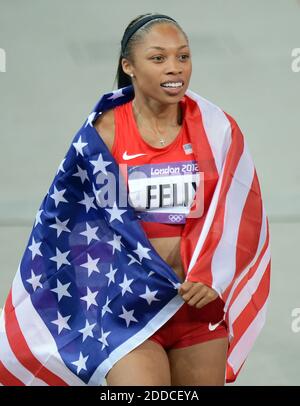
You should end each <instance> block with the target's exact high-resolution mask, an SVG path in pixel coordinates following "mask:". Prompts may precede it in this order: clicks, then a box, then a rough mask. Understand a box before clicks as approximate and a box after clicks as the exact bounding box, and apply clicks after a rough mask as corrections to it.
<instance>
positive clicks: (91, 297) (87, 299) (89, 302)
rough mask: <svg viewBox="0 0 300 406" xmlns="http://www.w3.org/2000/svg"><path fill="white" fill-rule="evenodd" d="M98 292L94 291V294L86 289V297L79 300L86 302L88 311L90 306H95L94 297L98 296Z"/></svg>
mask: <svg viewBox="0 0 300 406" xmlns="http://www.w3.org/2000/svg"><path fill="white" fill-rule="evenodd" d="M98 293H99V291H98V290H96V291H95V292H91V291H90V289H89V288H87V295H86V296H82V297H81V298H80V299H81V300H84V301H85V302H86V305H87V310H89V308H90V306H92V305H95V306H98V305H97V302H96V300H95V297H96V296H97V295H98Z"/></svg>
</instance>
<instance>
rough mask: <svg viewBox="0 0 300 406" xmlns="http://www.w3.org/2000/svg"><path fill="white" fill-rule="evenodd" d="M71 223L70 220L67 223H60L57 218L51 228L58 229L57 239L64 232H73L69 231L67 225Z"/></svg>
mask: <svg viewBox="0 0 300 406" xmlns="http://www.w3.org/2000/svg"><path fill="white" fill-rule="evenodd" d="M69 221H70V219H67V220H65V221H60V220H59V218H58V217H55V224H51V225H50V226H49V227H51V228H55V229H56V231H57V238H58V237H59V236H60V235H61V233H62V232H63V231H65V232H66V233H70V232H71V230H69V229H68V227H67V224H68V222H69Z"/></svg>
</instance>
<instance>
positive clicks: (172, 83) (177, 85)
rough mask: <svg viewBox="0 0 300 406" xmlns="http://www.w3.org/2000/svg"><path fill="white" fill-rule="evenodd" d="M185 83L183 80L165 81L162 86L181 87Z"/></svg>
mask: <svg viewBox="0 0 300 406" xmlns="http://www.w3.org/2000/svg"><path fill="white" fill-rule="evenodd" d="M182 85H183V83H182V82H176V83H175V82H168V83H163V84H162V85H161V86H163V87H181V86H182Z"/></svg>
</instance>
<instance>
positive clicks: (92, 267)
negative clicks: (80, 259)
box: [80, 254, 100, 276]
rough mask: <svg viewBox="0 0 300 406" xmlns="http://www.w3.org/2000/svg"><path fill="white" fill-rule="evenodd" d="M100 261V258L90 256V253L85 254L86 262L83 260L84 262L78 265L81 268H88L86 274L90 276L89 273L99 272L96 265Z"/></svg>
mask: <svg viewBox="0 0 300 406" xmlns="http://www.w3.org/2000/svg"><path fill="white" fill-rule="evenodd" d="M99 261H100V258H94V259H93V258H92V257H91V256H90V254H87V262H85V263H84V264H81V265H80V266H82V267H83V268H87V270H88V276H91V274H92V273H93V272H98V273H100V271H99V269H98V267H97V263H98V262H99Z"/></svg>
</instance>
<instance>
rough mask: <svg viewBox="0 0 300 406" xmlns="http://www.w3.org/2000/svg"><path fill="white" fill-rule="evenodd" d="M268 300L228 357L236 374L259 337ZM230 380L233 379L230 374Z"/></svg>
mask: <svg viewBox="0 0 300 406" xmlns="http://www.w3.org/2000/svg"><path fill="white" fill-rule="evenodd" d="M267 303H268V302H267V301H266V302H265V304H264V306H263V307H262V308H261V309H260V311H259V312H258V313H257V315H256V317H255V319H254V320H253V321H252V323H251V324H250V326H249V327H248V329H247V330H246V332H245V334H244V335H243V336H242V337H241V339H240V340H239V341H238V343H237V344H236V345H235V347H234V349H233V351H232V352H231V354H230V355H229V357H228V363H229V365H230V366H231V367H232V369H233V372H234V374H235V375H236V374H237V373H238V371H239V369H240V368H241V366H242V364H243V363H244V361H245V359H246V357H247V356H248V354H249V352H250V350H251V348H252V346H253V344H254V342H255V340H256V338H257V337H258V335H259V333H260V332H261V329H262V328H263V325H264V324H265V319H266V312H267ZM228 380H233V379H232V377H230V376H228Z"/></svg>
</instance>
